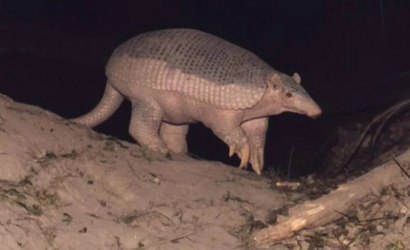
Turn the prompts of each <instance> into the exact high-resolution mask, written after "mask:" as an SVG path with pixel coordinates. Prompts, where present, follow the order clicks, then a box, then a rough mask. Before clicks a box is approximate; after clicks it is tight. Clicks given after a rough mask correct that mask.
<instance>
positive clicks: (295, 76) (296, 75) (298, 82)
mask: <svg viewBox="0 0 410 250" xmlns="http://www.w3.org/2000/svg"><path fill="white" fill-rule="evenodd" d="M292 78H293V80H295V82H296V83H297V84H300V81H301V80H302V79H301V78H300V75H299V74H298V73H297V72H295V73H293V76H292Z"/></svg>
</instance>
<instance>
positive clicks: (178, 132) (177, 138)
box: [159, 122, 189, 154]
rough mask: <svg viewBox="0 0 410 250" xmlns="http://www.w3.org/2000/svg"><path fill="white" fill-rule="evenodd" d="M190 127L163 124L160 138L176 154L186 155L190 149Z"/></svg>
mask: <svg viewBox="0 0 410 250" xmlns="http://www.w3.org/2000/svg"><path fill="white" fill-rule="evenodd" d="M188 128H189V125H173V124H169V123H165V122H163V123H162V124H161V128H160V130H159V131H160V136H161V138H162V140H163V141H164V142H165V144H166V145H167V147H168V149H169V150H171V152H173V153H175V154H186V152H187V150H188V147H187V143H186V135H187V133H188Z"/></svg>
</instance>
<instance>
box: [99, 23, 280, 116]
mask: <svg viewBox="0 0 410 250" xmlns="http://www.w3.org/2000/svg"><path fill="white" fill-rule="evenodd" d="M273 72H275V70H274V69H273V68H271V67H270V66H269V65H268V64H266V63H265V62H264V61H263V60H261V59H260V58H259V57H257V56H256V55H255V54H253V53H251V52H249V51H247V50H245V49H243V48H240V47H238V46H236V45H234V44H232V43H230V42H227V41H225V40H223V39H221V38H219V37H216V36H213V35H210V34H207V33H204V32H201V31H197V30H192V29H167V30H159V31H153V32H148V33H144V34H141V35H138V36H136V37H134V38H131V39H130V40H128V41H126V42H125V43H123V44H121V45H120V46H119V47H118V48H117V49H116V50H115V51H114V53H113V55H112V56H111V58H110V60H109V62H108V64H107V67H106V75H107V77H108V78H109V79H111V80H114V81H115V80H121V81H125V82H128V83H129V84H141V85H142V86H145V87H150V88H153V89H156V90H166V91H176V92H179V93H181V94H183V95H186V96H189V97H191V98H193V99H195V100H199V101H201V102H205V103H209V104H211V105H215V106H217V107H220V108H223V109H245V108H250V107H252V106H254V105H255V104H256V103H257V102H258V101H259V100H260V99H261V98H262V96H263V94H264V92H265V90H266V87H267V82H268V81H267V77H268V76H269V75H271V74H272V73H273Z"/></svg>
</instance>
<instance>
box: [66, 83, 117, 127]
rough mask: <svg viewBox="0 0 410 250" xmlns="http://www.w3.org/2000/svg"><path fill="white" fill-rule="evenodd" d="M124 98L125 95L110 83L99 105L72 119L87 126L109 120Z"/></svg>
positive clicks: (93, 125)
mask: <svg viewBox="0 0 410 250" xmlns="http://www.w3.org/2000/svg"><path fill="white" fill-rule="evenodd" d="M123 100H124V97H123V96H122V95H121V94H120V93H119V92H118V91H117V90H115V89H114V88H113V87H112V86H111V85H110V84H109V83H108V84H107V86H106V87H105V91H104V94H103V97H102V98H101V100H100V102H99V103H98V104H97V106H95V108H94V109H93V110H91V111H90V112H89V113H87V114H85V115H82V116H80V117H77V118H74V119H71V121H73V122H75V123H78V124H83V125H85V126H87V127H95V126H97V125H99V124H101V123H103V122H104V121H105V120H107V119H108V118H109V117H110V116H111V115H112V114H113V113H114V112H115V111H116V110H117V109H118V107H119V106H120V104H121V103H122V101H123Z"/></svg>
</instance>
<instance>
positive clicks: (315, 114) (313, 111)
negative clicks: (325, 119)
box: [306, 105, 322, 118]
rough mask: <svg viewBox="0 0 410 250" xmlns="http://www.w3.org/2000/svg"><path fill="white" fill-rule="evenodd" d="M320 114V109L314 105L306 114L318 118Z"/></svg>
mask: <svg viewBox="0 0 410 250" xmlns="http://www.w3.org/2000/svg"><path fill="white" fill-rule="evenodd" d="M321 114H322V109H321V108H320V107H319V106H317V105H316V107H315V108H312V109H310V110H309V111H308V112H307V114H306V115H307V116H309V117H310V118H318V117H319V116H320V115H321Z"/></svg>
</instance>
